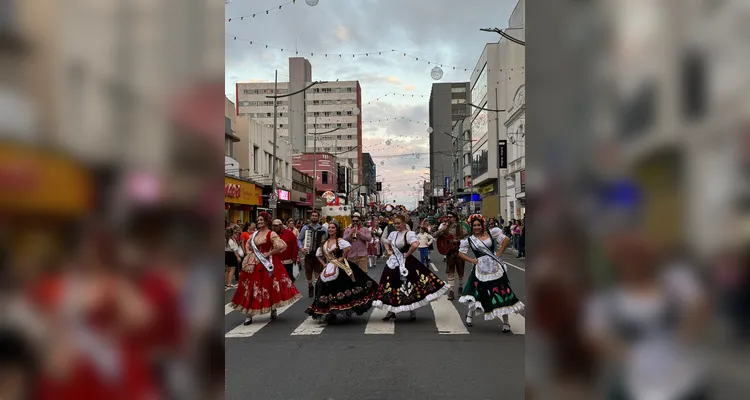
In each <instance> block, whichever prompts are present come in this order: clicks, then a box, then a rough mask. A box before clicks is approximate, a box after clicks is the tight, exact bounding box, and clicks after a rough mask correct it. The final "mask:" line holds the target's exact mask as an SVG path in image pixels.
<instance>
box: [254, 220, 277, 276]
mask: <svg viewBox="0 0 750 400" xmlns="http://www.w3.org/2000/svg"><path fill="white" fill-rule="evenodd" d="M258 232H260V231H255V233H253V237H251V238H250V244H251V245H252V246H253V253H255V258H257V259H258V261H260V263H261V264H263V266H264V267H265V268H266V271H268V273H269V274H270V275H273V263H272V262H271V261H268V259H266V258H265V257H263V254H261V252H260V250H258V246H256V245H255V237H256V236H258ZM271 245H272V246H273V243H272V244H271Z"/></svg>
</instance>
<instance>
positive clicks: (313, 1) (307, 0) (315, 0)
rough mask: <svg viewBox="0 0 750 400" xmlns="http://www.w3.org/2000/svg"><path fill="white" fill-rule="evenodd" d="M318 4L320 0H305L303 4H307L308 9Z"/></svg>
mask: <svg viewBox="0 0 750 400" xmlns="http://www.w3.org/2000/svg"><path fill="white" fill-rule="evenodd" d="M319 2H320V0H305V3H307V5H308V6H310V7H315V6H317V5H318V3H319Z"/></svg>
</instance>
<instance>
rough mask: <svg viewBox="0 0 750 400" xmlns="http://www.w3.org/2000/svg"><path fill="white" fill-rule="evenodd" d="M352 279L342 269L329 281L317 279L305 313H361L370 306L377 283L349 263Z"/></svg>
mask: <svg viewBox="0 0 750 400" xmlns="http://www.w3.org/2000/svg"><path fill="white" fill-rule="evenodd" d="M349 266H350V267H351V269H352V275H354V281H352V278H350V277H349V275H347V274H346V272H344V270H342V269H339V275H338V277H337V278H336V279H334V280H332V281H330V282H323V280H322V279H318V282H317V283H316V284H315V298H314V299H313V303H312V304H311V305H310V306H309V307H307V310H305V313H307V314H308V315H311V316H312V317H313V318H319V317H321V316H324V315H326V314H345V313H347V312H353V313H356V314H357V315H362V314H364V313H366V312H367V310H369V309H370V308H371V307H372V299H373V298H375V293H376V292H377V290H378V284H377V283H376V282H375V281H374V280H373V279H372V278H370V277H369V276H368V275H367V274H366V273H365V272H364V271H362V270H361V269H359V267H357V265H355V264H353V263H349Z"/></svg>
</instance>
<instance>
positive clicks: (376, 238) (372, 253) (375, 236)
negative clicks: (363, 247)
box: [367, 217, 383, 268]
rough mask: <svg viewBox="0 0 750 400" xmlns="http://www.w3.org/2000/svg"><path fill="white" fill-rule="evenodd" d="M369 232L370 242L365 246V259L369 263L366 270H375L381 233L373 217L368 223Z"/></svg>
mask: <svg viewBox="0 0 750 400" xmlns="http://www.w3.org/2000/svg"><path fill="white" fill-rule="evenodd" d="M370 232H371V233H372V240H370V243H369V244H368V246H367V255H368V257H367V258H368V261H369V265H368V268H375V267H376V266H377V260H378V256H379V255H380V254H379V253H380V246H381V245H380V235H382V233H383V232H382V231H381V230H380V227H379V226H378V223H377V221H376V220H375V218H374V217H373V218H372V220H371V221H370Z"/></svg>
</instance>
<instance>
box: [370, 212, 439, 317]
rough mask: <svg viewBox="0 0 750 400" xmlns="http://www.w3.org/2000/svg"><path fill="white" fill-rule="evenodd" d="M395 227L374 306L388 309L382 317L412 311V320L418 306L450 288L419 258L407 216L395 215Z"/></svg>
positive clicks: (388, 246)
mask: <svg viewBox="0 0 750 400" xmlns="http://www.w3.org/2000/svg"><path fill="white" fill-rule="evenodd" d="M393 226H394V228H395V230H394V231H393V232H391V233H390V234H389V235H388V239H387V241H386V242H384V245H385V248H386V251H387V253H388V256H389V258H388V261H387V262H386V268H385V269H384V270H383V275H382V276H381V278H380V288H379V289H378V294H377V296H376V298H375V301H374V302H373V303H372V304H373V306H375V307H378V308H382V309H384V310H387V311H388V314H386V316H385V318H383V321H388V320H390V319H392V318H395V317H396V313H399V312H403V311H409V317H410V320H411V321H414V320H416V319H417V314H416V311H415V310H416V309H418V308H420V307H423V306H426V305H427V304H429V303H430V302H432V301H434V300H437V299H438V298H439V297H440V296H442V295H443V294H445V293H446V292H448V290H449V289H450V286H448V285H447V284H446V283H445V282H443V281H442V280H441V279H440V278H438V277H437V275H435V274H434V273H432V272H431V271H430V270H429V269H428V268H427V267H425V266H424V265H422V263H420V262H419V260H418V259H417V257H415V256H414V253H415V252H416V251H417V249H418V248H419V241H418V239H417V235H416V234H415V233H414V232H412V231H410V230H409V229H408V226H407V225H406V219H405V218H404V217H403V216H401V215H397V216H395V217H394V219H393Z"/></svg>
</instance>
